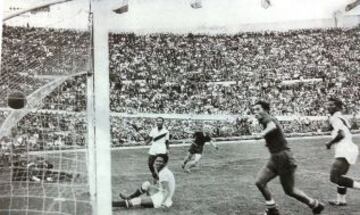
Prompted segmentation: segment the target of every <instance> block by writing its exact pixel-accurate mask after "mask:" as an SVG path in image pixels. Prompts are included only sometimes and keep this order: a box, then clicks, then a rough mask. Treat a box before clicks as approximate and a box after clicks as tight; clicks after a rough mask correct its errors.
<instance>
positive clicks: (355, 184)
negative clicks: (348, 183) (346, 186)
mask: <svg viewBox="0 0 360 215" xmlns="http://www.w3.org/2000/svg"><path fill="white" fill-rule="evenodd" d="M353 188H354V189H358V190H359V189H360V182H357V181H354V184H353Z"/></svg>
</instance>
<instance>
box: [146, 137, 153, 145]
mask: <svg viewBox="0 0 360 215" xmlns="http://www.w3.org/2000/svg"><path fill="white" fill-rule="evenodd" d="M152 140H153V138H152V137H150V136H147V137H146V139H145V145H149V144H150V143H151V141H152Z"/></svg>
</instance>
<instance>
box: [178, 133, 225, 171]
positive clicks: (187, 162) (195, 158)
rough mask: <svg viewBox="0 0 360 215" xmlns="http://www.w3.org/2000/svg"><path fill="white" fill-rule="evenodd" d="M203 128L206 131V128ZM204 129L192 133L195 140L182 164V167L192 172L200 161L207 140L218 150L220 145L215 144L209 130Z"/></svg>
mask: <svg viewBox="0 0 360 215" xmlns="http://www.w3.org/2000/svg"><path fill="white" fill-rule="evenodd" d="M202 130H203V131H205V130H206V129H202ZM203 131H196V132H193V133H192V134H193V138H194V140H193V142H192V144H191V145H190V148H189V150H188V153H187V155H186V156H185V158H184V161H183V163H182V165H181V168H183V169H184V170H185V171H186V172H188V173H190V172H191V170H190V169H191V168H193V167H195V166H196V165H197V164H198V163H199V161H200V158H201V156H202V153H203V150H204V145H205V143H206V142H209V143H210V144H211V145H212V146H213V147H214V148H215V149H216V150H217V149H218V146H217V145H216V144H215V142H213V141H212V140H211V137H210V135H209V132H203ZM187 133H191V132H187Z"/></svg>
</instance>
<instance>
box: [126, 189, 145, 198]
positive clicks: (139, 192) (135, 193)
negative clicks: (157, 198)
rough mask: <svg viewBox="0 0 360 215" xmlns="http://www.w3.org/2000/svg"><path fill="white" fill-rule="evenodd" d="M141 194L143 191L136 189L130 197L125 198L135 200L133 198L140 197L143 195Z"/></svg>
mask: <svg viewBox="0 0 360 215" xmlns="http://www.w3.org/2000/svg"><path fill="white" fill-rule="evenodd" d="M143 193H144V191H143V190H142V189H141V188H139V189H137V190H136V191H135V192H134V193H133V194H131V195H130V196H128V197H127V198H128V199H132V198H135V197H138V196H140V195H141V194H143Z"/></svg>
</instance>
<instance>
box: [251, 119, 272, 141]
mask: <svg viewBox="0 0 360 215" xmlns="http://www.w3.org/2000/svg"><path fill="white" fill-rule="evenodd" d="M275 129H276V124H275V123H274V122H273V121H269V122H268V123H267V124H266V127H265V129H264V130H263V131H262V132H261V133H260V134H259V135H258V136H257V137H255V139H261V138H264V137H265V136H266V135H268V134H269V133H270V132H272V131H273V130H275Z"/></svg>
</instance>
